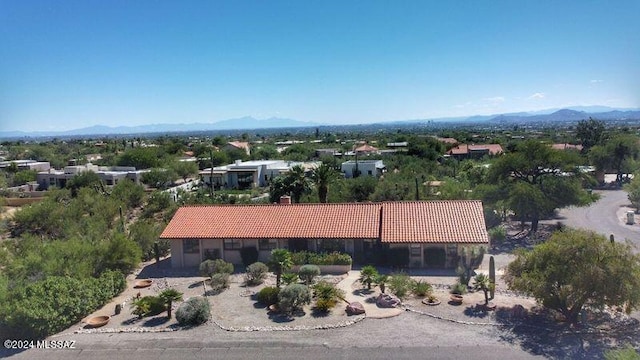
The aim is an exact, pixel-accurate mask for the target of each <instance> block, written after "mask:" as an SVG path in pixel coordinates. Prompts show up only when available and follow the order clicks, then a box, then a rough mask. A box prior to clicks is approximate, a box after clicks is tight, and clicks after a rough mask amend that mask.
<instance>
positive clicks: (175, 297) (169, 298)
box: [158, 289, 182, 319]
mask: <svg viewBox="0 0 640 360" xmlns="http://www.w3.org/2000/svg"><path fill="white" fill-rule="evenodd" d="M158 296H159V297H160V298H161V299H162V300H164V303H165V304H166V305H167V319H171V306H172V305H173V302H174V301H180V300H182V293H181V292H179V291H178V290H176V289H166V290H164V291H162V292H161V293H160V294H159V295H158Z"/></svg>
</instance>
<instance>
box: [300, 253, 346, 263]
mask: <svg viewBox="0 0 640 360" xmlns="http://www.w3.org/2000/svg"><path fill="white" fill-rule="evenodd" d="M352 261H353V260H352V259H351V255H349V254H345V253H340V252H337V251H334V252H331V253H320V254H316V253H310V254H309V255H308V262H307V263H308V264H312V265H351V263H352Z"/></svg>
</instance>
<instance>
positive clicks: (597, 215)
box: [553, 190, 640, 250]
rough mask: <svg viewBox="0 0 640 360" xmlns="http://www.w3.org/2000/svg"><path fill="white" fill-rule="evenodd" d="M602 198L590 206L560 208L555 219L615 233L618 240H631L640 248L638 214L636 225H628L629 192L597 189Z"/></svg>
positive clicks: (575, 225)
mask: <svg viewBox="0 0 640 360" xmlns="http://www.w3.org/2000/svg"><path fill="white" fill-rule="evenodd" d="M596 192H597V193H598V194H600V200H598V201H597V202H595V203H593V204H591V206H588V207H569V208H566V209H562V210H560V212H559V214H558V217H557V218H556V219H554V220H553V221H560V222H562V223H563V224H565V225H567V226H570V227H573V228H579V229H586V230H593V231H595V232H598V233H601V234H603V235H605V236H607V237H608V236H609V235H610V234H613V235H614V236H615V239H616V241H624V239H628V240H629V241H631V242H632V243H633V244H634V245H635V247H636V250H640V224H638V220H640V218H639V217H638V215H636V223H635V224H634V225H626V212H627V211H628V210H632V209H631V208H630V207H629V206H630V203H629V199H628V198H627V193H626V192H625V191H623V190H602V191H596Z"/></svg>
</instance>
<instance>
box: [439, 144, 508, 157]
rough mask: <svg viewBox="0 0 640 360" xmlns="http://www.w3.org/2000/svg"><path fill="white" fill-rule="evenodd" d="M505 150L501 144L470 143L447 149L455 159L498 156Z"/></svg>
mask: <svg viewBox="0 0 640 360" xmlns="http://www.w3.org/2000/svg"><path fill="white" fill-rule="evenodd" d="M503 152H504V150H502V146H500V144H482V145H470V144H461V145H458V146H456V147H454V148H452V149H451V150H449V151H447V154H448V155H451V156H452V157H454V158H455V159H458V160H461V159H479V158H481V157H483V156H496V155H500V154H502V153H503Z"/></svg>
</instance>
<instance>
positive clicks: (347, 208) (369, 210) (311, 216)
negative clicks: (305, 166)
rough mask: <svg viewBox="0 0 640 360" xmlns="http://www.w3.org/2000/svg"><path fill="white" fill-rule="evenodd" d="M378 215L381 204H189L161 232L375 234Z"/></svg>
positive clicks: (317, 235) (369, 236)
mask: <svg viewBox="0 0 640 360" xmlns="http://www.w3.org/2000/svg"><path fill="white" fill-rule="evenodd" d="M379 218H380V205H379V204H296V205H217V206H216V205H212V206H187V207H181V208H180V209H178V211H177V212H176V214H175V215H174V217H173V219H171V221H170V222H169V225H167V227H166V228H165V230H164V231H163V232H162V235H160V237H161V238H224V239H229V238H233V239H247V238H249V239H254V238H271V239H274V238H280V239H282V238H290V239H291V238H334V239H338V238H352V239H375V238H377V237H378V230H379V226H378V224H379Z"/></svg>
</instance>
